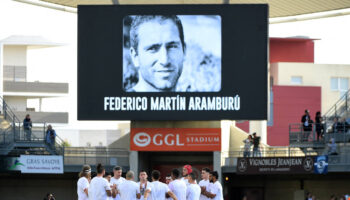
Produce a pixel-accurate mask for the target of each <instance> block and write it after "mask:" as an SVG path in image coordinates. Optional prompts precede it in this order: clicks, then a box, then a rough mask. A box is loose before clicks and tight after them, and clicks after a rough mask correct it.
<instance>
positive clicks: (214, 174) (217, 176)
mask: <svg viewBox="0 0 350 200" xmlns="http://www.w3.org/2000/svg"><path fill="white" fill-rule="evenodd" d="M210 174H211V175H212V176H214V177H215V178H216V180H217V179H218V178H219V174H218V172H217V171H211V172H210Z"/></svg>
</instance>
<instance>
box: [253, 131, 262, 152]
mask: <svg viewBox="0 0 350 200" xmlns="http://www.w3.org/2000/svg"><path fill="white" fill-rule="evenodd" d="M260 156H261V152H260V137H259V136H256V133H255V132H254V133H253V157H260Z"/></svg>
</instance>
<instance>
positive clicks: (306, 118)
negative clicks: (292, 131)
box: [301, 109, 313, 141]
mask: <svg viewBox="0 0 350 200" xmlns="http://www.w3.org/2000/svg"><path fill="white" fill-rule="evenodd" d="M301 123H303V129H304V140H306V141H308V139H309V135H310V132H311V131H312V123H313V121H312V120H311V117H310V113H309V110H308V109H306V110H305V114H304V115H303V116H302V117H301Z"/></svg>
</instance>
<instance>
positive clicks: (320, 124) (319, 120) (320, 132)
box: [315, 111, 323, 141]
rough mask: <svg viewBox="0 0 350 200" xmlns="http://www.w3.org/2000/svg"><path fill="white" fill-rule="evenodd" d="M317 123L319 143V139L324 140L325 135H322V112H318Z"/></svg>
mask: <svg viewBox="0 0 350 200" xmlns="http://www.w3.org/2000/svg"><path fill="white" fill-rule="evenodd" d="M315 123H316V133H317V141H319V138H323V134H322V131H323V125H322V117H321V112H320V111H318V112H316V116H315Z"/></svg>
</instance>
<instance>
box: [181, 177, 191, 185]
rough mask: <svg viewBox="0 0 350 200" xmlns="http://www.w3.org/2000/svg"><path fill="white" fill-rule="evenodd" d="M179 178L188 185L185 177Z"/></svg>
mask: <svg viewBox="0 0 350 200" xmlns="http://www.w3.org/2000/svg"><path fill="white" fill-rule="evenodd" d="M181 180H182V181H183V182H185V183H186V186H188V185H189V184H190V183H189V182H188V179H187V178H185V177H182V178H181Z"/></svg>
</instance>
